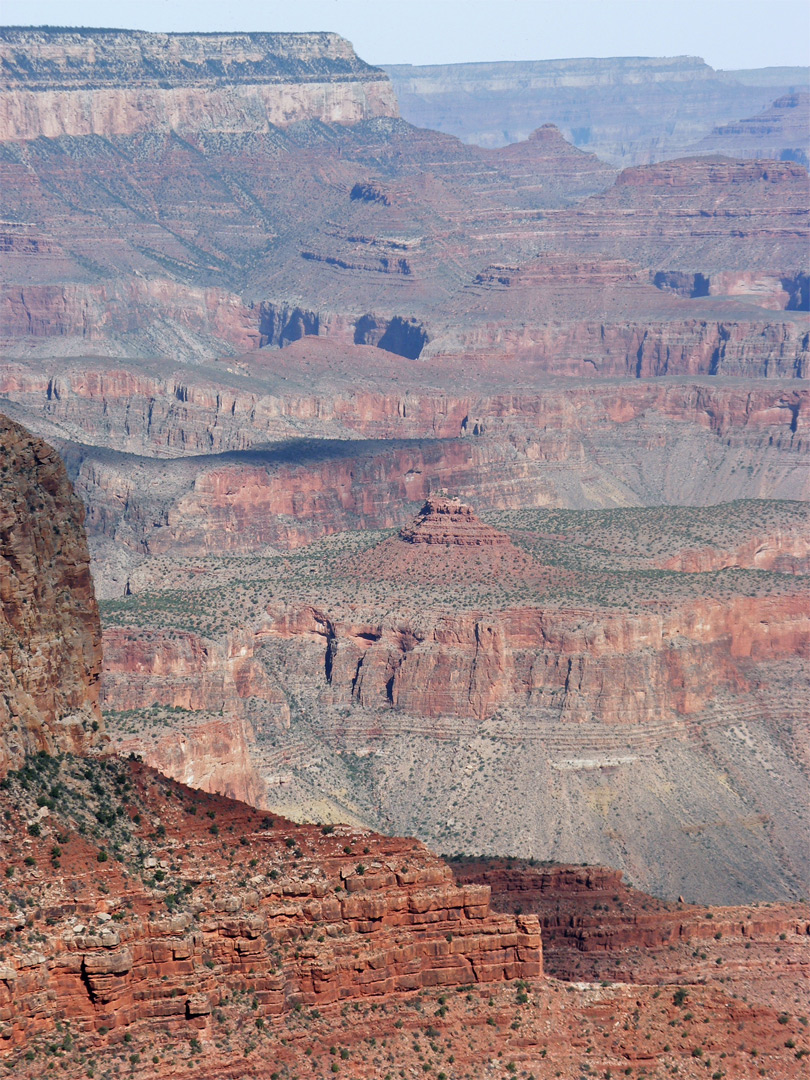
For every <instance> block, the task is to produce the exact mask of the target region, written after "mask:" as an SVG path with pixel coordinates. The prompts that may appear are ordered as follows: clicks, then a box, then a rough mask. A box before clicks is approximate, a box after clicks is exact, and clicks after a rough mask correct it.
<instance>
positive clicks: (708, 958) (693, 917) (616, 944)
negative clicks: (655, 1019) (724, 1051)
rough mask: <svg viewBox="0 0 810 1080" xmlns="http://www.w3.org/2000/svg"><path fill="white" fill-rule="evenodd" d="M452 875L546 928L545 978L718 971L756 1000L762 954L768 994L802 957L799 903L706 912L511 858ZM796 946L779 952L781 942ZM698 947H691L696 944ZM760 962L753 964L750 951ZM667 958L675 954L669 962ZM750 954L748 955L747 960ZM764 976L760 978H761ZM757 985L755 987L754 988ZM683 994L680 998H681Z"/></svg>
mask: <svg viewBox="0 0 810 1080" xmlns="http://www.w3.org/2000/svg"><path fill="white" fill-rule="evenodd" d="M451 865H452V867H453V869H454V872H455V874H456V876H457V879H458V880H459V881H462V882H466V883H468V884H473V883H475V884H479V885H483V884H486V885H488V886H489V887H490V889H491V890H492V904H493V906H494V907H495V908H496V909H497V910H499V911H510V912H515V911H521V912H531V913H532V914H533V915H537V916H538V917H539V919H540V922H541V925H542V927H543V945H544V959H545V962H546V968H547V970H548V971H549V972H551V973H553V974H554V975H556V976H558V977H559V978H565V979H575V980H576V979H585V978H588V979H594V980H596V979H617V980H621V981H622V982H631V983H636V984H638V983H645V982H652V983H657V982H659V980H662V979H663V980H666V979H667V977H668V976H667V975H665V974H664V973H665V972H668V973H670V974H669V977H670V978H671V972H672V971H673V969H678V970H682V965H684V962H685V961H686V958H687V955H688V954H689V953H691V956H689V959H688V961H687V964H688V967H689V968H691V971H689V972H687V971H685V970H684V972H683V973H684V975H686V976H687V977H686V979H685V980H684V981H685V982H687V983H694V982H696V981H698V980H700V979H705V978H706V973H707V971H708V970H710V967H711V966H714V967H715V968H717V967H718V966H722V969H723V977H724V979H725V980H726V981H733V982H735V983H736V982H739V983H741V984H743V985H745V986H746V987H747V989H748V990H749V991H752V990H753V992H754V993H756V994H757V995H761V994H762V993H763V985H762V983H760V973H759V972H758V971H757V973H756V974H755V973H754V971H753V970H752V969H754V968H756V967H758V966H759V964H761V963H762V959H764V957H765V956H767V957H768V961H767V962H768V966H769V967H772V982H771V986H772V988H776V987H778V985H779V980H780V979H783V978H785V977H787V978H789V977H790V974H789V973H790V968H791V967H792V966H793V965H795V964H796V960H797V957H800V959H799V963H800V964H801V965H802V966H804V964H805V963H806V962H807V957H808V946H810V942H808V940H807V939H808V936H810V910H808V907H807V905H806V904H774V905H770V904H769V905H762V906H752V907H747V908H746V907H731V908H714V909H712V910H708V911H707V909H706V908H705V907H703V906H702V905H701V906H698V905H694V904H691V903H687V902H686V901H685V900H684V898H683V897H681V898H680V899H679V901H678V903H666V902H663V901H661V900H659V899H656V898H655V897H652V896H649V895H648V894H645V893H642V892H639V891H638V890H637V889H633V888H631V887H628V886H627V885H626V884H625V883H624V881H623V880H622V875H621V874H620V873H617V872H616V871H615V870H610V869H607V868H605V867H595V866H578V867H573V866H535V865H530V864H527V863H526V862H521V861H516V862H513V861H511V860H508V861H507V860H499V859H491V860H486V859H483V860H474V859H463V858H461V859H457V860H451ZM788 940H790V942H791V944H792V945H794V946H797V949H796V951H795V952H794V951H793V950H790V946H785V948H786V949H789V950H790V951H791V955H788V956H785V957H784V958H783V957H782V956H781V951H782V947H781V946H780V944H779V943H780V942H785V941H788ZM695 946H697V948H695ZM752 951H754V952H755V955H756V956H757V960H756V961H755V963H754V964H752V962H751V952H752ZM673 953H676V954H677V953H680V956H676V957H673V955H672V954H673ZM746 954H748V955H746ZM768 981H771V980H763V982H768ZM757 984H759V985H757ZM684 996H685V995H684Z"/></svg>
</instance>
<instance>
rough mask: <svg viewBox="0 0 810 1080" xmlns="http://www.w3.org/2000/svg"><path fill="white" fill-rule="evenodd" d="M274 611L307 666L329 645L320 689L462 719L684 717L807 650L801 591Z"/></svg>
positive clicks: (347, 698)
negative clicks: (413, 610) (420, 613)
mask: <svg viewBox="0 0 810 1080" xmlns="http://www.w3.org/2000/svg"><path fill="white" fill-rule="evenodd" d="M270 614H271V617H272V621H271V622H270V623H269V625H268V626H267V628H266V629H265V630H263V631H262V632H261V633H262V636H266V637H268V638H272V637H281V638H288V639H298V640H299V641H300V643H301V649H300V654H299V657H298V664H299V665H300V667H301V670H302V672H303V671H304V670H306V669H307V668H309V669H310V672H311V668H312V665H314V664H316V663H317V664H318V666H319V667H320V666H321V663H322V656H321V655H318V656H317V657H315V656H314V655H313V646H312V643H313V642H315V641H317V640H318V639H319V637H320V640H321V641H322V642H323V646H322V647H323V649H324V650H326V649H327V647H328V649H329V654H330V659H331V664H330V671H329V679H328V682H325V683H324V686H323V691H322V693H323V694H324V699H325V700H329V701H330V702H333V703H337V704H350V703H356V704H360V705H364V706H368V707H377V708H383V709H387V708H389V707H390V706H394V707H395V708H396V709H397V710H401V711H402V712H404V713H407V714H410V715H412V716H423V717H432V718H439V717H444V716H452V717H455V718H456V719H457V720H460V719H462V718H476V719H478V720H483V719H484V718H486V717H489V716H492V715H493V713H495V712H496V711H498V710H500V709H504V708H506V709H510V708H511V709H517V710H521V711H522V710H529V711H530V712H532V713H535V712H537V713H544V712H545V711H546V710H548V711H549V715H553V716H554V717H555V718H557V719H559V720H563V721H566V722H569V723H578V722H580V723H581V722H587V721H590V720H591V719H593V718H594V717H596V718H598V719H599V720H600V721H602V722H603V723H607V724H611V723H619V724H645V723H657V722H658V721H660V720H661V719H662V718H664V717H669V718H670V719H675V718H677V717H679V716H680V717H687V716H690V715H695V714H697V713H699V712H701V711H702V710H703V709H704V708H705V707H706V706H707V704H708V703H709V702H710V701H712V700H713V699H714V698H715V696H716V695H717V694H718V693H722V692H726V691H730V692H732V693H740V692H743V691H744V690H745V689H746V688H747V686H748V681H747V675H746V671H747V667H746V662H747V661H750V660H754V661H764V660H777V659H784V658H790V657H793V656H800V655H805V654H806V653H807V651H808V649H810V624H808V619H807V602H806V600H805V599H804V598H803V597H780V598H774V597H763V598H756V597H736V598H733V599H731V600H730V601H728V602H721V601H700V602H698V601H691V602H690V601H682V602H681V603H679V604H678V605H677V606H676V607H673V608H672V609H671V610H668V611H666V612H664V613H660V614H659V613H653V612H646V613H639V614H635V615H628V614H626V613H618V612H616V613H614V612H610V611H584V610H583V611H580V610H576V611H573V610H565V609H560V610H555V609H546V610H537V609H530V608H527V609H520V610H513V611H501V612H497V613H492V614H489V615H483V614H476V613H474V612H470V613H467V614H464V615H442V616H441V617H438V618H434V619H432V620H425V619H420V620H419V621H418V622H414V623H413V624H412V625H409V623H408V621H407V620H406V619H398V620H395V621H392V622H391V623H386V624H380V625H376V626H363V627H360V628H358V627H357V626H354V625H352V624H350V623H347V622H345V621H343V620H341V619H337V618H336V619H331V618H330V617H329V616H328V615H327V614H325V613H322V612H317V611H314V610H313V609H312V608H308V607H303V608H296V607H295V606H289V607H282V606H279V607H278V608H273V609H272V610H271V612H270ZM390 719H391V722H392V723H394V724H395V717H391V718H390ZM381 723H385V719H384V717H382V718H381Z"/></svg>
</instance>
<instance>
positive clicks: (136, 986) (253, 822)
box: [0, 759, 542, 1053]
mask: <svg viewBox="0 0 810 1080" xmlns="http://www.w3.org/2000/svg"><path fill="white" fill-rule="evenodd" d="M91 774H92V779H93V780H94V784H95V786H94V788H93V791H92V794H90V796H89V798H90V801H91V803H93V804H96V803H97V804H99V805H100V808H101V813H102V817H103V820H104V822H105V828H106V829H107V831H108V832H109V834H110V835H109V836H108V837H107V838H106V840H107V843H111V842H114V843H115V846H116V849H117V850H118V852H119V862H118V864H115V863H113V864H112V866H113V869H110V870H108V869H107V867H106V866H105V867H100V868H99V871H98V873H97V874H96V875H93V876H90V877H85V878H84V880H82V882H81V883H79V882H73V883H72V884H69V883H68V882H69V879H68V876H67V874H65V875H57V876H56V879H55V881H54V882H53V884H52V885H51V886H49V887H45V886H43V883H42V882H41V880H40V879H39V877H38V876H37V875H34V877H33V879H32V882H31V884H32V886H33V887H34V888H35V889H37V890H38V891H41V892H42V894H43V895H42V902H43V907H42V910H41V911H39V912H38V915H37V918H38V919H40V920H41V921H42V925H43V926H47V927H48V928H49V929H48V934H47V937H44V936H43V937H42V938H41V940H40V944H39V946H38V949H39V950H40V951H38V952H33V951H32V950H28V949H25V948H24V947H20V948H15V949H14V950H13V952H12V953H11V955H6V957H5V963H4V965H3V967H2V968H0V1009H2V1010H3V1011H2V1016H3V1020H4V1021H5V1025H4V1045H3V1050H4V1051H5V1052H6V1053H7V1052H8V1051H9V1050H11V1051H12V1053H13V1051H14V1050H15V1048H18V1047H22V1048H25V1046H26V1045H27V1044H28V1043H29V1040H31V1039H32V1038H33V1037H35V1036H36V1035H38V1034H41V1033H43V1032H46V1033H53V1032H54V1030H55V1025H56V1024H57V1023H59V1024H61V1023H64V1022H67V1023H68V1024H69V1025H70V1027H71V1029H72V1031H73V1033H74V1037H78V1036H79V1035H80V1033H81V1034H82V1035H87V1034H90V1035H92V1036H93V1038H94V1039H95V1040H96V1045H97V1046H101V1045H104V1044H105V1038H104V1037H105V1036H106V1035H107V1033H108V1031H109V1030H110V1029H113V1030H114V1032H117V1034H118V1035H120V1032H121V1029H126V1030H128V1031H130V1032H131V1031H133V1030H134V1031H135V1032H136V1033H137V1034H139V1035H141V1036H143V1037H146V1038H150V1037H151V1038H152V1039H153V1045H154V1046H159V1045H160V1033H161V1032H166V1031H168V1032H169V1033H170V1034H172V1035H174V1036H175V1037H177V1036H178V1035H181V1034H182V1033H183V1032H187V1031H189V1030H191V1031H192V1032H195V1033H196V1034H197V1037H198V1038H203V1039H206V1041H207V1039H208V1038H209V1037H212V1035H213V1032H214V1031H215V1030H216V1029H215V1026H214V1024H215V1020H214V1014H215V1013H217V1012H218V1008H219V1007H220V1006H223V1007H224V1006H225V1005H226V1002H227V1000H228V998H229V996H230V995H231V994H233V993H234V992H237V993H238V992H239V991H244V990H245V989H246V988H249V992H250V994H251V996H252V997H253V999H254V1005H253V1010H254V1012H255V1016H259V1017H261V1018H263V1020H262V1025H263V1024H264V1023H265V1022H271V1021H272V1018H273V1017H277V1016H279V1015H280V1014H283V1013H286V1012H289V1011H292V1010H294V1009H296V1010H300V1009H301V1007H302V1005H304V1006H325V1005H329V1004H331V1003H335V1002H347V1001H349V1002H351V1001H358V1000H362V999H367V998H372V999H384V998H388V999H389V1000H390V995H395V994H401V993H403V992H405V991H410V990H418V989H421V988H425V987H433V986H444V987H451V986H454V985H461V984H470V983H475V982H478V981H481V982H488V983H489V982H498V981H501V980H503V979H514V978H519V977H529V978H537V977H538V976H540V975H541V973H542V959H541V945H540V932H539V925H538V921H537V919H536V917H532V916H527V917H526V918H519V919H517V920H516V919H515V918H514V916H508V915H506V916H505V915H495V914H493V913H491V912H490V910H489V890H488V888H486V887H485V886H478V885H472V886H463V887H458V886H456V885H455V882H454V881H453V878H452V875H451V872H450V870H449V869H448V867H447V866H446V865H445V864H443V863H442V862H441V861H440V860H439V859H437V858H436V857H435V856H433V855H432V854H431V853H430V852H428V851H427V849H426V848H424V847H423V845H421V844H419V843H418V842H415V841H413V840H409V839H389V838H386V837H381V836H375V835H373V834H371V833H369V832H367V831H366V832H363V833H357V832H355V831H352V830H350V829H348V828H346V827H341V828H339V829H337V830H336V829H327V830H321V829H319V828H317V827H316V826H308V827H302V826H295V825H293V824H292V823H290V822H286V821H283V820H281V821H279V820H273V819H271V818H268V817H262V815H261V814H259V813H257V812H256V811H254V810H252V809H250V808H249V807H246V806H244V805H243V804H241V803H235V802H230V801H228V800H227V799H223V798H219V797H208V798H206V797H205V796H202V795H200V794H198V793H194V792H191V791H189V790H188V789H187V788H185V789H184V788H182V787H180V786H178V785H175V784H173V783H172V782H171V781H167V780H165V779H164V778H162V777H159V776H157V775H155V774H154V773H152V772H151V771H150V770H148V769H146V768H145V767H143V766H137V765H127V764H120V765H117V766H116V765H115V764H114V763H110V764H109V765H107V766H106V767H105V766H104V765H101V766H98V767H96V769H95V770H92V769H89V770H88V766H86V765H82V763H80V762H75V761H69V762H68V763H66V764H64V765H62V766H61V767H60V766H59V765H57V763H56V762H55V761H52V760H47V759H46V760H45V761H39V763H38V764H37V765H36V766H29V767H28V769H27V771H26V770H25V769H24V770H23V771H22V772H21V773H19V774H16V773H13V774H12V776H11V779H10V782H9V783H10V786H11V790H12V791H13V792H14V793H15V794H17V795H18V796H19V797H21V798H22V800H23V803H24V804H25V805H26V806H27V804H28V802H31V803H32V805H33V798H32V796H31V794H30V791H31V788H32V786H33V788H34V789H36V788H37V787H38V786H39V784H40V783H41V782H42V778H43V777H45V779H48V778H50V781H51V782H52V783H54V782H58V783H59V784H60V786H61V787H62V789H63V798H62V802H61V804H60V806H59V807H58V808H55V812H54V814H53V815H52V817H50V818H48V819H47V820H46V821H44V822H43V824H42V826H41V829H40V831H39V832H38V833H37V834H36V836H35V837H34V836H32V837H31V838H30V839H29V840H28V841H27V843H26V848H27V850H28V851H30V852H31V853H32V854H31V861H30V863H28V864H26V865H27V866H32V865H34V866H35V865H37V864H38V863H40V862H42V863H44V862H45V861H46V860H47V858H48V854H47V851H48V846H50V845H52V844H53V843H54V841H55V839H56V836H57V834H59V835H61V836H62V839H61V840H60V844H59V848H58V855H52V856H51V858H52V859H56V861H57V863H60V861H61V862H63V863H64V866H65V869H67V868H68V867H70V868H71V870H72V872H75V870H74V869H73V868H77V867H78V866H80V865H82V864H83V863H85V862H87V861H88V860H90V859H92V860H93V861H94V862H105V861H106V859H105V858H102V859H97V858H96V857H97V855H98V853H99V850H101V851H106V847H105V846H104V839H102V840H101V843H100V847H99V846H97V845H95V844H93V843H92V842H89V841H88V840H86V839H84V838H83V837H82V836H81V835H80V832H77V831H76V829H77V825H78V824H79V822H81V821H83V820H84V819H85V817H87V815H88V809H87V807H86V804H85V800H86V798H87V793H85V794H82V793H83V792H86V789H87V790H88V791H89V785H88V783H87V778H88V777H89V776H91ZM8 786H9V785H7V787H8ZM1 797H2V799H3V801H4V802H5V801H7V800H8V799H9V795H7V794H6V793H5V792H4V793H2V796H1ZM110 801H112V809H113V813H112V817H111V818H108V817H107V816H106V808H107V805H108V803H110ZM118 805H120V807H121V814H117V813H116V809H117V806H118ZM155 815H157V816H155ZM119 818H120V819H121V821H120V823H119V822H118V820H117V819H119ZM153 818H154V821H155V822H160V829H159V830H158V831H157V832H155V831H154V825H153V824H152V819H153ZM212 820H214V821H215V822H216V824H215V825H212V824H211V821H212ZM220 830H222V831H224V832H226V833H227V832H236V833H237V834H238V836H239V841H240V843H239V845H238V851H239V856H240V857H239V860H238V862H237V863H236V864H234V859H233V853H232V854H231V855H230V857H229V856H228V847H227V846H226V844H225V843H223V842H222V841H220V840H219V839H218V836H219V833H220ZM81 831H83V830H81ZM62 833H64V835H62ZM141 836H142V837H143V840H146V838H147V837H149V851H150V854H149V855H148V856H145V855H144V848H143V847H141V846H140V840H138V841H136V838H140V837H141ZM234 839H235V838H234ZM231 843H232V841H230V840H229V841H228V844H231ZM251 856H252V857H253V858H252V860H251V861H250V868H251V872H250V880H248V879H247V876H246V874H245V867H246V865H247V862H248V860H249V859H250V857H251ZM358 856H359V858H360V859H362V860H363V861H362V862H360V861H358ZM11 858H12V860H13V856H12V857H11ZM19 861H20V866H21V870H20V872H21V873H25V874H29V873H30V872H29V871H26V870H25V867H24V866H23V864H22V860H21V858H20V860H19ZM6 865H13V866H14V867H15V870H16V864H15V862H13V861H12V862H11V863H8V862H7V864H6ZM12 873H13V871H12ZM7 876H9V875H7ZM186 886H187V887H186ZM201 886H202V887H201ZM172 890H173V891H172ZM169 898H172V899H169ZM164 899H165V900H166V905H165V906H164V904H163V901H164ZM159 906H160V907H163V911H164V914H163V915H160V914H159V913H158V909H159ZM166 906H168V908H169V910H168V912H167V911H166ZM14 922H15V919H14V914H13V911H12V912H11V914H10V915H6V917H5V923H6V925H7V926H11V927H13V925H14ZM44 1001H47V1002H48V1004H47V1007H45V1008H43V1002H44ZM255 1016H254V1019H255ZM262 1025H257V1026H258V1027H259V1028H261V1026H262ZM113 1038H114V1039H115V1038H116V1035H115V1034H114V1035H113ZM131 1038H132V1036H131V1034H130V1039H131Z"/></svg>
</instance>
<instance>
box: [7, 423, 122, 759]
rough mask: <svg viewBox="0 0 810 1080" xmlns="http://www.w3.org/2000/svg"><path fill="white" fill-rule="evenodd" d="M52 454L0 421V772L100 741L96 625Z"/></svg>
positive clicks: (84, 557)
mask: <svg viewBox="0 0 810 1080" xmlns="http://www.w3.org/2000/svg"><path fill="white" fill-rule="evenodd" d="M83 521H84V508H83V507H82V504H81V503H80V502H79V500H78V499H77V498H76V496H75V495H74V493H73V490H72V488H71V486H70V482H69V481H68V478H67V474H66V473H65V467H64V465H63V463H62V461H61V460H60V458H59V455H58V454H57V453H56V451H55V450H53V449H52V448H51V447H49V446H47V445H46V444H45V443H43V442H42V441H41V440H40V439H37V438H35V437H34V436H32V435H30V434H29V433H28V432H27V431H26V430H25V429H24V428H22V427H20V426H19V425H18V424H15V423H14V422H13V421H11V420H8V419H7V418H6V417H4V416H0V600H1V601H2V609H0V776H2V775H3V774H4V773H5V772H6V771H7V770H8V768H9V767H13V766H15V765H18V764H19V763H20V762H21V761H22V759H23V757H24V755H25V754H27V753H28V754H30V753H35V752H37V751H40V750H43V751H47V752H48V753H59V752H65V751H71V752H74V753H77V752H81V751H83V750H86V749H87V748H88V747H90V746H92V745H93V744H95V743H97V742H99V741H100V739H101V735H100V734H97V733H98V732H99V722H100V720H101V716H100V713H99V708H98V694H99V676H100V673H101V628H100V623H99V615H98V607H97V605H96V599H95V594H94V592H93V583H92V580H91V577H90V560H89V555H88V551H87V542H86V539H85V535H84V529H83V527H82V523H83Z"/></svg>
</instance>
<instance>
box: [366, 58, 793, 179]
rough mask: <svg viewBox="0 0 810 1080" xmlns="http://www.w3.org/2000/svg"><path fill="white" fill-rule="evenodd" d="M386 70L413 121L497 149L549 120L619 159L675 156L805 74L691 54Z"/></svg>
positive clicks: (594, 150)
mask: <svg viewBox="0 0 810 1080" xmlns="http://www.w3.org/2000/svg"><path fill="white" fill-rule="evenodd" d="M385 70H386V71H387V72H388V74H389V76H390V78H391V81H392V83H393V85H394V89H395V91H396V94H397V97H398V99H399V103H400V108H401V110H402V115H403V116H404V117H405V119H406V120H409V121H410V122H411V123H414V124H418V125H420V126H421V127H431V128H435V129H436V130H437V131H446V132H447V133H448V134H451V135H457V136H459V137H460V138H461V139H463V140H464V142H468V143H476V144H478V145H479V146H503V145H504V144H505V143H515V142H518V141H520V140H521V139H525V138H526V137H527V135H528V134H529V132H530V131H531V130H532V129H533V128H534V127H536V126H537V124H538V122H540V121H550V122H552V123H554V124H557V125H558V126H559V127H560V129H561V130H562V132H563V134H564V135H565V137H566V138H567V139H569V140H570V141H571V142H573V143H575V144H576V145H577V146H579V147H582V148H583V149H587V150H589V151H591V152H592V153H595V154H597V156H599V157H601V158H602V159H603V160H605V161H611V162H613V163H614V164H617V165H622V166H624V165H634V164H642V163H646V162H648V161H659V160H662V159H663V158H668V157H677V156H678V155H679V154H681V153H683V152H684V151H685V150H686V149H687V148H688V147H689V146H690V144H693V143H694V142H695V141H696V140H698V139H700V138H701V137H702V136H704V135H707V136H708V135H709V133H710V132H711V130H712V128H713V127H715V126H716V125H720V124H723V123H725V122H726V121H735V120H738V119H739V117H740V116H743V115H746V114H747V113H746V110H748V111H750V112H757V111H759V110H760V109H764V108H765V106H766V105H767V104H768V103H769V102H770V101H772V100H773V98H774V97H776V96H777V93H778V91H777V90H775V87H779V86H781V87H782V88H783V89H784V90H787V89H788V88H791V87H793V88H794V89H795V90H802V89H806V87H807V84H808V81H810V73H808V69H807V68H784V69H779V68H777V69H763V70H762V71H761V72H757V71H749V72H722V71H715V70H713V69H712V68H711V67H709V65H708V64H706V63H705V62H704V61H703V60H701V59H700V58H699V57H695V56H676V57H611V58H607V59H571V60H539V61H517V62H501V63H491V64H486V63H480V64H444V65H433V66H425V67H416V66H413V65H409V64H402V65H394V66H386V68H385ZM796 145H797V146H802V145H803V143H802V142H801V141H799V142H797V143H796ZM744 156H753V157H758V156H760V154H759V153H753V154H750V153H749V154H745V155H744ZM764 156H769V155H764Z"/></svg>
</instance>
